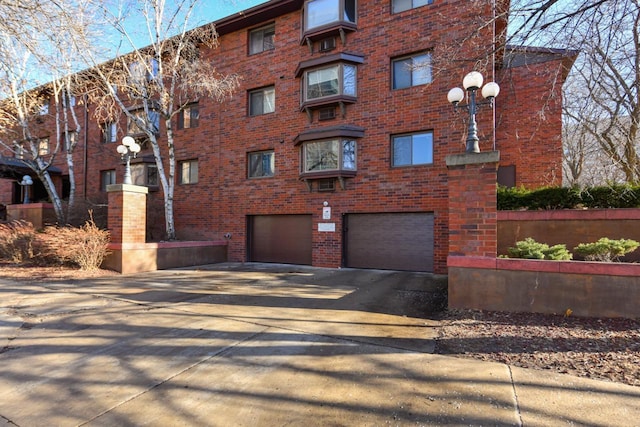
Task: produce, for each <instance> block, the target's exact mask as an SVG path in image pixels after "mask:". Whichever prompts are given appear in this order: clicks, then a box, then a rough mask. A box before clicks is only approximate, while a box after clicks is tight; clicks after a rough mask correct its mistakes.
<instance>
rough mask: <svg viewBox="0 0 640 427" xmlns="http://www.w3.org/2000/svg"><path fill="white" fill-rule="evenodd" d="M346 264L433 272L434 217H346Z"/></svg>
mask: <svg viewBox="0 0 640 427" xmlns="http://www.w3.org/2000/svg"><path fill="white" fill-rule="evenodd" d="M345 265H346V266H347V267H353V268H379V269H384V270H409V271H428V272H432V271H433V214H432V213H423V212H417V213H382V214H380V213H377V214H349V215H345Z"/></svg>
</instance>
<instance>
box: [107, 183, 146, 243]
mask: <svg viewBox="0 0 640 427" xmlns="http://www.w3.org/2000/svg"><path fill="white" fill-rule="evenodd" d="M146 190H147V189H146V188H145V187H139V186H132V185H118V186H115V187H114V188H111V191H109V217H108V219H107V226H108V228H109V231H110V233H111V243H145V237H146V236H145V234H146V233H145V231H146V202H147V200H146V198H147V191H146Z"/></svg>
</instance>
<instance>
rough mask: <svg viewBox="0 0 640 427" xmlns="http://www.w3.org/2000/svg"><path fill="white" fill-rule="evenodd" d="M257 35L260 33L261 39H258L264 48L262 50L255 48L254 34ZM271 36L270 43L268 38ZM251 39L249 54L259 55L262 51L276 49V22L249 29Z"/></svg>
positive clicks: (248, 48) (248, 46)
mask: <svg viewBox="0 0 640 427" xmlns="http://www.w3.org/2000/svg"><path fill="white" fill-rule="evenodd" d="M255 35H259V37H260V39H259V40H256V41H258V42H260V44H261V45H262V48H261V49H260V50H255V51H254V50H253V47H254V36H255ZM269 37H270V39H271V42H270V44H269V42H268V40H269ZM248 38H249V40H248V42H247V51H248V54H249V55H257V54H259V53H262V52H268V51H270V50H275V48H276V44H275V39H276V24H275V22H272V23H271V24H268V25H264V26H262V27H258V28H254V29H252V30H249V37H248Z"/></svg>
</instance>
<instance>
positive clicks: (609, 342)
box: [436, 310, 640, 386]
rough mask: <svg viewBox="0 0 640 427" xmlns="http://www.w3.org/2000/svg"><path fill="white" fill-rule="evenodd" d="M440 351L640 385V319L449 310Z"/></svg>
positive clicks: (443, 317)
mask: <svg viewBox="0 0 640 427" xmlns="http://www.w3.org/2000/svg"><path fill="white" fill-rule="evenodd" d="M439 320H440V321H441V326H440V327H439V328H438V333H439V338H438V341H437V345H436V353H438V354H446V355H453V356H459V357H468V358H473V359H479V360H485V361H495V362H501V363H506V364H509V365H513V366H520V367H523V368H533V369H545V370H552V371H555V372H559V373H566V374H571V375H576V376H580V377H585V378H594V379H601V380H608V381H614V382H620V383H624V384H629V385H633V386H640V322H639V321H638V320H633V319H620V318H618V319H609V318H607V319H597V318H580V317H574V316H557V315H546V314H531V313H503V312H483V311H474V310H449V311H446V312H443V313H442V314H441V315H440V317H439Z"/></svg>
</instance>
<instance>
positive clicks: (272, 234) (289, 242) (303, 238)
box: [248, 215, 312, 265]
mask: <svg viewBox="0 0 640 427" xmlns="http://www.w3.org/2000/svg"><path fill="white" fill-rule="evenodd" d="M311 232H312V224H311V215H259V216H250V217H249V242H248V246H249V260H250V261H254V262H277V263H284V264H307V265H310V264H311V251H312V246H311Z"/></svg>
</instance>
